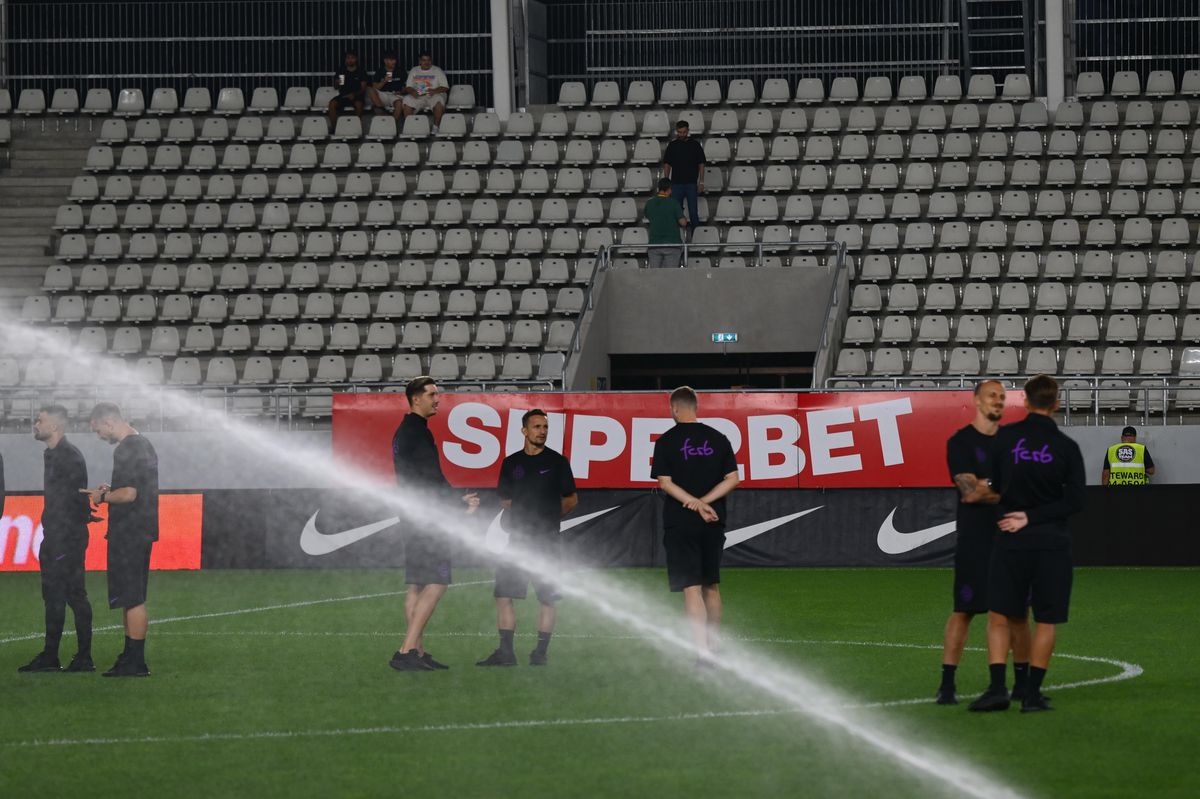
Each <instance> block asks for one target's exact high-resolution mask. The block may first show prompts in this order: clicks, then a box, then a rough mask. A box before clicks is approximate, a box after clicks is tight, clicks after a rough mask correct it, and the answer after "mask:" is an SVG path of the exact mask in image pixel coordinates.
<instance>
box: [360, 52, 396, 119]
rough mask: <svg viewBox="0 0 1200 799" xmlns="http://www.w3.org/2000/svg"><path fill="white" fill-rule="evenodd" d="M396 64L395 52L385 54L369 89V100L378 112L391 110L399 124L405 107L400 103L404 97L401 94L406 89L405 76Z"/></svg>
mask: <svg viewBox="0 0 1200 799" xmlns="http://www.w3.org/2000/svg"><path fill="white" fill-rule="evenodd" d="M396 63H397V59H396V53H395V51H394V50H388V51H387V52H386V53H384V54H383V66H382V67H381V68H380V69H378V70H376V72H375V77H374V80H373V81H372V82H371V85H370V86H368V87H367V98H368V99H369V100H370V101H371V106H372V107H373V108H375V109H376V110H377V111H387V110H390V111H391V112H392V116H393V117H395V118H396V121H397V122H399V121H400V117H401V116H403V112H402V111H401V109H402V108H403V107H404V104H403V103H402V102H401V101H400V100H401V97H402V96H403V95H402V94H401V92H402V91H403V89H404V76H403V75H401V74H400V72H399V68H398V67H397V66H396Z"/></svg>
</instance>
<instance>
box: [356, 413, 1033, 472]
mask: <svg viewBox="0 0 1200 799" xmlns="http://www.w3.org/2000/svg"><path fill="white" fill-rule="evenodd" d="M535 407H536V408H541V409H542V410H544V411H546V413H547V414H548V415H549V421H550V438H549V440H548V441H547V445H548V446H549V447H551V448H552V449H556V450H558V451H559V452H561V453H562V454H563V455H565V456H566V457H567V458H568V459H570V461H571V469H572V471H574V473H575V481H576V483H577V484H578V485H579V487H580V488H647V487H651V486H653V485H654V483H655V481H653V480H651V479H650V462H651V460H652V458H653V454H654V442H655V441H656V440H657V439H658V437H659V436H660V435H662V433H664V432H665V431H667V430H669V429H670V428H671V426H672V425H673V422H672V420H671V414H670V410H669V408H668V404H667V395H666V394H665V393H618V392H609V393H592V394H550V393H545V394H544V393H537V394H514V393H507V394H453V393H444V394H442V396H441V403H440V405H439V408H438V413H437V414H436V415H435V416H434V417H433V418H431V419H430V420H429V424H430V429H431V430H432V431H433V435H434V438H435V439H436V440H437V442H438V448H439V450H440V452H441V458H442V469H443V471H444V472H445V474H446V477H447V478H448V479H449V480H450V482H451V483H453V484H454V485H456V486H459V487H463V488H491V487H493V486H495V484H496V479H497V476H498V474H499V470H500V462H501V461H502V460H503V459H504V457H505V455H507V454H509V453H512V452H516V451H517V450H519V449H520V448H521V447H522V445H523V443H524V438H523V437H522V435H521V415H522V414H523V413H525V411H527V410H529V409H531V408H535ZM407 412H408V402H407V400H406V399H405V397H404V395H403V394H338V395H335V396H334V400H333V452H334V455H335V457H338V458H341V459H345V460H346V461H348V462H350V463H353V464H355V465H356V466H358V467H359V468H363V469H365V470H367V471H370V472H371V473H375V474H380V475H386V476H390V475H391V474H392V473H393V470H392V449H391V442H392V434H393V433H394V432H395V430H396V427H397V425H399V424H400V420H401V419H403V418H404V414H405V413H407ZM974 413H975V405H974V398H973V396H972V393H971V392H970V391H936V392H935V391H927V392H912V393H904V392H862V393H850V392H845V393H843V392H838V393H825V394H816V393H813V394H809V393H803V394H802V393H782V392H778V393H777V392H735V393H725V392H722V393H713V394H701V396H700V420H701V421H703V422H705V423H707V424H710V425H712V426H713V427H715V428H716V429H718V430H719V431H721V433H723V434H724V435H725V436H726V437H728V438H729V440H730V443H732V444H733V449H734V452H735V453H736V455H737V461H738V471H739V472H740V473H741V476H742V481H743V483H742V485H743V487H748V488H876V487H879V488H884V487H889V488H895V487H926V486H946V485H949V484H950V476H949V474H947V472H946V440H947V439H948V438H949V437H950V436H951V435H952V434H953V433H954V432H955V431H956V430H958V429H959V428H961V427H963V426H964V425H966V424H968V423H969V422H970V421H971V419H972V418H973V416H974ZM1023 416H1024V410H1023V408H1022V395H1021V393H1020V392H1009V395H1008V410H1007V411H1006V413H1005V418H1004V421H1005V422H1010V421H1015V420H1017V419H1019V418H1022V417H1023Z"/></svg>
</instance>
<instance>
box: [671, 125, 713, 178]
mask: <svg viewBox="0 0 1200 799" xmlns="http://www.w3.org/2000/svg"><path fill="white" fill-rule="evenodd" d="M663 163H664V164H670V166H671V182H672V183H696V182H697V181H698V180H699V179H700V165H701V164H707V163H708V161H707V160H706V159H705V157H704V148H703V147H701V146H700V142H698V141H696V140H695V139H693V138H692V137H691V136H689V137H688V138H687V139H672V140H671V143H670V144H668V145H667V152H666V154H665V155H664V156H663Z"/></svg>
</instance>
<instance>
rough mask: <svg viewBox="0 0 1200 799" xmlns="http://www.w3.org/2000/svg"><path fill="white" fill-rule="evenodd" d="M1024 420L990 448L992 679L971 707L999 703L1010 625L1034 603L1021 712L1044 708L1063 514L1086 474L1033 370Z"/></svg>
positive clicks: (1049, 382) (1058, 613)
mask: <svg viewBox="0 0 1200 799" xmlns="http://www.w3.org/2000/svg"><path fill="white" fill-rule="evenodd" d="M1025 408H1026V409H1027V410H1028V411H1029V415H1028V416H1026V417H1025V419H1024V420H1022V421H1020V422H1017V423H1015V424H1010V425H1006V426H1004V427H1002V428H1000V432H999V433H997V434H996V443H995V447H994V449H993V450H992V483H993V484H994V486H995V488H996V490H997V491H998V492H999V494H1000V503H999V506H998V507H999V509H1000V513H1001V514H1003V515H1002V516H1001V517H1000V521H999V524H998V526H999V528H1000V534H999V535H998V536H997V538H996V546H995V549H994V550H993V552H992V562H991V569H990V572H989V574H988V664H989V665H988V668H989V670H990V671H991V684H990V685H989V686H988V689H987V691H985V692H984V693H983V694H982V695H981V696H980V697H979V698H978V699H976V700H975V701H974V702H972V703H971V710H976V711H984V710H1005V709H1007V708H1008V705H1009V699H1010V697H1009V695H1008V692H1007V690H1006V689H1005V685H1004V662H1005V660H1006V658H1007V655H1008V642H1009V628H1010V627H1011V626H1012V625H1013V624H1014V623H1017V622H1018V621H1019V620H1020V619H1022V618H1024V616H1025V608H1026V604H1027V602H1032V605H1033V618H1034V620H1035V621H1036V622H1037V627H1036V629H1035V630H1034V633H1033V646H1032V652H1031V654H1030V661H1029V682H1028V684H1027V685H1026V687H1025V693H1024V696H1023V697H1022V699H1021V712H1022V713H1028V712H1032V711H1039V710H1049V709H1050V706H1049V705H1048V704H1047V700H1046V697H1044V696H1042V691H1041V688H1042V681H1043V680H1044V679H1045V677H1046V669H1047V668H1049V666H1050V655H1051V654H1052V653H1053V652H1054V640H1055V631H1056V626H1057V625H1059V624H1063V623H1065V622H1066V621H1067V610H1068V607H1069V606H1070V602H1071V578H1072V569H1071V535H1070V531H1069V530H1068V528H1067V519H1068V518H1069V517H1070V516H1071V515H1072V514H1075V513H1078V512H1079V511H1080V510H1082V509H1083V493H1084V485H1085V475H1084V470H1083V455H1082V454H1081V453H1080V451H1079V445H1078V444H1076V443H1075V442H1074V441H1072V440H1071V439H1070V438H1068V437H1067V436H1066V435H1064V434H1063V432H1062V431H1061V430H1059V429H1058V425H1057V424H1055V422H1054V419H1053V418H1052V417H1051V414H1053V413H1054V411H1055V410H1057V409H1058V383H1056V382H1055V381H1054V379H1053V378H1051V377H1047V376H1046V375H1038V376H1037V377H1034V378H1032V379H1031V380H1030V381H1029V382H1028V383H1026V384H1025Z"/></svg>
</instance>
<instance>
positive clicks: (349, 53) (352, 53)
mask: <svg viewBox="0 0 1200 799" xmlns="http://www.w3.org/2000/svg"><path fill="white" fill-rule="evenodd" d="M350 56H354V57H355V58H358V51H357V50H355V49H354V48H353V47H347V48H346V52H344V53H342V58H349V57H350Z"/></svg>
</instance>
